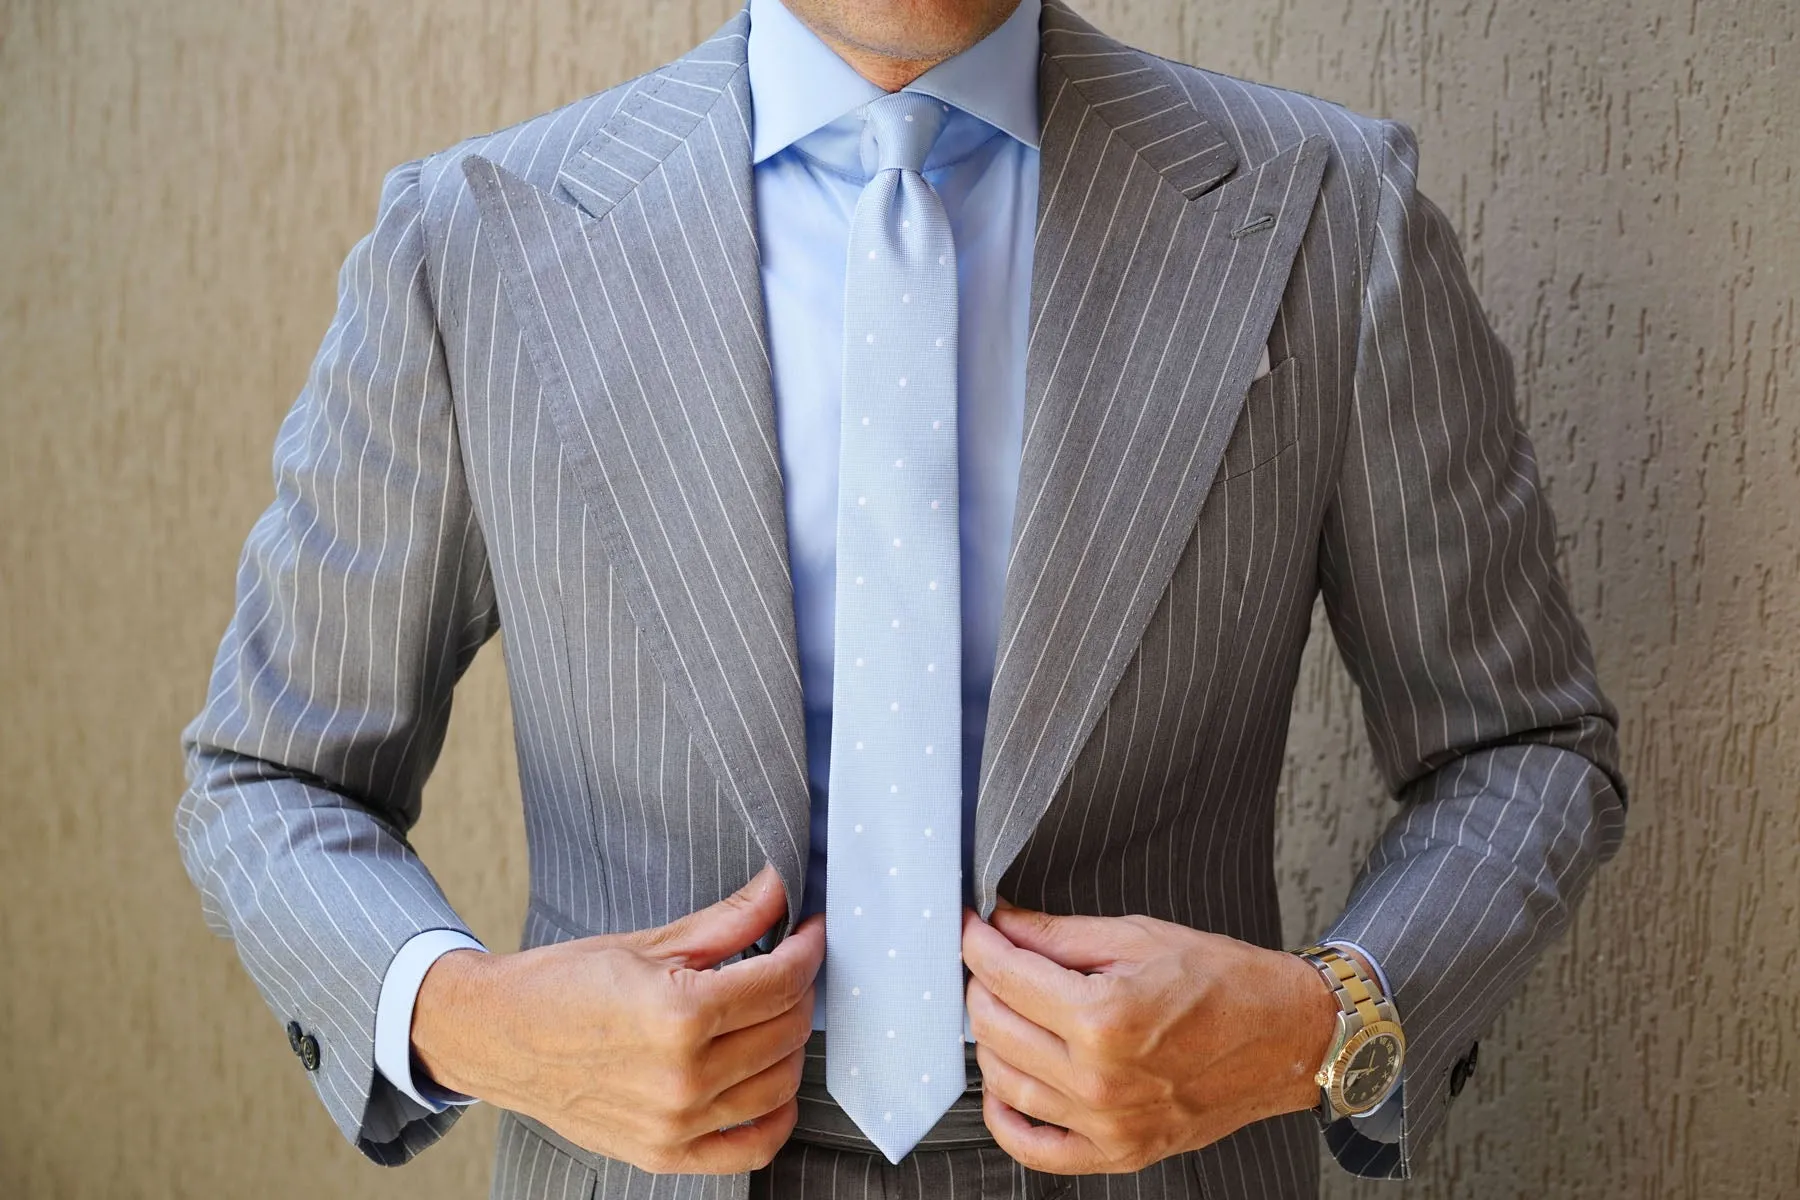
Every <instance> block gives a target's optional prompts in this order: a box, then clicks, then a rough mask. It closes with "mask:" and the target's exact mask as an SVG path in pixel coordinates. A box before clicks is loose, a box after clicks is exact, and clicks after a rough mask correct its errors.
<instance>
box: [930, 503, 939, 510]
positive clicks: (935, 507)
mask: <svg viewBox="0 0 1800 1200" xmlns="http://www.w3.org/2000/svg"><path fill="white" fill-rule="evenodd" d="M937 508H938V502H937V501H936V500H933V501H932V502H931V511H932V512H936V511H937Z"/></svg>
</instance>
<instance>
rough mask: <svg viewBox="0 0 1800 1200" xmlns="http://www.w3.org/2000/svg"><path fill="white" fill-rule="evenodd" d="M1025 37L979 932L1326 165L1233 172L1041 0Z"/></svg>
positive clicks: (1250, 355) (1238, 398)
mask: <svg viewBox="0 0 1800 1200" xmlns="http://www.w3.org/2000/svg"><path fill="white" fill-rule="evenodd" d="M1042 35H1043V50H1042V60H1041V63H1040V68H1039V92H1040V100H1039V111H1040V112H1041V113H1042V114H1043V118H1042V125H1043V127H1042V133H1041V137H1040V141H1041V157H1040V160H1039V161H1040V170H1041V183H1040V187H1039V198H1038V229H1037V241H1036V251H1035V258H1034V263H1033V268H1032V295H1031V317H1030V338H1029V349H1028V351H1027V357H1026V400H1025V433H1024V443H1023V457H1022V460H1021V463H1020V472H1019V475H1020V477H1019V495H1018V503H1017V510H1016V515H1015V517H1014V524H1013V547H1012V554H1011V558H1010V560H1009V563H1008V570H1007V577H1006V595H1005V599H1004V602H1003V605H1002V612H1001V624H1000V639H999V649H998V652H997V658H996V662H995V674H994V684H993V693H992V696H991V699H990V704H989V712H988V724H987V738H986V744H985V747H984V750H983V755H982V769H981V785H980V792H979V801H978V804H977V806H976V820H975V847H974V851H975V854H974V865H975V873H976V879H975V893H976V899H977V902H978V905H979V910H980V912H981V915H982V916H983V917H985V916H986V915H987V914H988V913H989V912H990V911H991V910H992V908H993V904H994V892H995V888H996V886H997V884H998V882H999V880H1000V877H1001V876H1002V875H1003V874H1004V873H1005V872H1006V869H1007V867H1008V866H1010V865H1011V863H1012V861H1013V859H1014V857H1015V856H1016V855H1017V854H1018V852H1019V850H1020V848H1021V847H1022V846H1023V845H1024V843H1025V841H1026V839H1027V838H1028V837H1029V836H1030V833H1031V830H1032V829H1033V828H1034V827H1035V825H1036V824H1037V821H1038V819H1039V818H1040V817H1041V816H1042V814H1043V812H1044V809H1045V808H1046V807H1047V806H1048V805H1049V803H1050V800H1051V798H1052V796H1053V795H1054V793H1055V791H1056V789H1057V787H1058V786H1059V785H1060V783H1061V781H1062V779H1063V778H1064V776H1065V774H1066V773H1067V771H1068V770H1069V768H1070V767H1071V766H1072V764H1073V762H1074V760H1075V757H1076V755H1077V754H1078V753H1079V751H1080V749H1081V747H1082V744H1083V743H1084V742H1085V741H1086V739H1087V736H1088V734H1089V732H1090V731H1091V730H1092V729H1093V727H1094V724H1095V722H1096V721H1097V720H1098V719H1099V714H1100V712H1101V711H1102V709H1103V708H1104V707H1105V705H1106V703H1107V700H1108V697H1109V696H1110V694H1111V691H1112V689H1113V687H1114V686H1115V685H1116V684H1117V682H1118V680H1119V677H1120V675H1121V674H1122V673H1123V672H1124V669H1125V666H1126V665H1127V663H1128V662H1129V660H1130V657H1131V655H1132V654H1133V653H1134V651H1135V648H1136V645H1137V642H1138V640H1139V638H1140V637H1141V636H1142V634H1143V631H1144V628H1145V625H1146V624H1147V622H1148V620H1149V617H1150V614H1151V612H1152V610H1153V609H1154V607H1155V604H1156V601H1157V599H1158V597H1159V596H1160V595H1161V593H1162V591H1163V589H1164V587H1165V586H1166V584H1167V582H1168V578H1169V574H1170V572H1171V571H1172V570H1173V569H1174V565H1175V561H1176V559H1177V558H1178V557H1179V554H1180V551H1181V547H1182V546H1183V544H1184V543H1185V542H1186V541H1187V538H1188V535H1189V534H1190V532H1191V531H1192V529H1193V526H1194V522H1195V520H1196V518H1197V516H1198V513H1199V510H1200V506H1201V504H1202V502H1203V501H1204V500H1205V497H1206V493H1207V491H1208V489H1209V488H1210V486H1211V483H1212V478H1213V475H1214V472H1215V469H1216V468H1217V466H1218V462H1219V458H1220V455H1221V454H1222V452H1223V450H1224V448H1225V443H1226V441H1227V440H1228V439H1229V437H1230V435H1231V431H1232V427H1233V425H1234V424H1235V423H1236V421H1237V416H1238V412H1239V410H1240V408H1241V407H1242V404H1243V399H1244V394H1245V392H1246V390H1247V389H1248V387H1249V383H1250V380H1251V376H1252V373H1253V371H1254V370H1255V366H1256V363H1257V360H1258V358H1259V357H1260V351H1261V348H1262V346H1263V345H1264V343H1265V341H1266V340H1267V337H1268V333H1269V330H1270V327H1271V326H1272V325H1273V323H1274V318H1275V311H1276V307H1277V305H1278V303H1279V301H1280V298H1281V293H1282V291H1283V290H1284V286H1285V283H1286V279H1287V276H1288V271H1289V268H1290V267H1291V265H1292V262H1293V256H1294V253H1295V250H1296V249H1297V247H1298V245H1299V241H1300V236H1301V234H1302V232H1303V231H1304V229H1305V226H1306V224H1307V220H1308V218H1309V215H1310V213H1311V210H1312V206H1313V201H1314V198H1315V197H1316V195H1317V192H1318V186H1319V181H1320V176H1321V173H1322V171H1323V168H1324V162H1325V157H1326V146H1325V143H1324V139H1321V138H1309V139H1307V140H1305V141H1303V142H1301V143H1299V144H1298V145H1296V146H1293V147H1291V148H1289V149H1287V150H1284V151H1283V152H1281V153H1280V154H1278V155H1276V156H1275V157H1273V158H1271V159H1269V160H1268V161H1266V162H1264V163H1262V164H1260V165H1258V166H1256V167H1255V168H1253V169H1250V170H1247V171H1244V170H1239V164H1238V163H1237V161H1236V155H1235V153H1234V151H1233V150H1232V149H1231V147H1230V146H1229V145H1228V144H1227V143H1226V142H1225V140H1224V138H1222V137H1221V136H1220V135H1219V133H1218V131H1217V130H1216V129H1215V127H1214V126H1213V125H1212V124H1211V123H1210V122H1208V121H1207V120H1206V118H1205V117H1204V116H1203V115H1202V114H1201V113H1200V112H1199V111H1198V110H1196V109H1195V108H1194V107H1193V106H1192V105H1191V104H1190V103H1189V101H1188V99H1187V97H1186V95H1185V93H1184V92H1183V91H1182V90H1181V88H1180V85H1179V83H1178V82H1177V81H1176V80H1174V79H1173V78H1172V77H1171V76H1170V75H1169V74H1168V72H1167V71H1166V69H1165V68H1164V67H1163V66H1162V65H1161V64H1159V63H1157V62H1155V60H1153V59H1152V58H1150V57H1149V56H1147V55H1144V54H1141V53H1139V52H1138V51H1135V50H1132V49H1130V48H1129V47H1126V46H1123V45H1121V44H1120V43H1118V42H1116V41H1114V40H1113V39H1111V38H1109V37H1107V36H1106V35H1105V34H1102V33H1100V32H1099V31H1097V30H1095V29H1094V28H1093V27H1092V26H1090V25H1088V24H1087V23H1086V22H1084V21H1082V20H1081V18H1079V17H1077V16H1076V15H1075V14H1074V13H1072V12H1071V11H1070V10H1069V9H1068V8H1067V7H1066V6H1065V5H1064V4H1063V3H1062V2H1061V0H1046V4H1045V6H1044V16H1043V21H1042ZM1234 172H1235V177H1234ZM1228 178H1229V180H1230V181H1229V182H1223V181H1225V180H1227V179H1228Z"/></svg>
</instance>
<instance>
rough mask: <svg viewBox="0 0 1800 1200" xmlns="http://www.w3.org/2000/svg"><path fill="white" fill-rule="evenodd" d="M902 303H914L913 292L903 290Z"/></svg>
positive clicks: (901, 294)
mask: <svg viewBox="0 0 1800 1200" xmlns="http://www.w3.org/2000/svg"><path fill="white" fill-rule="evenodd" d="M900 303H902V304H911V303H912V293H911V292H901V293H900Z"/></svg>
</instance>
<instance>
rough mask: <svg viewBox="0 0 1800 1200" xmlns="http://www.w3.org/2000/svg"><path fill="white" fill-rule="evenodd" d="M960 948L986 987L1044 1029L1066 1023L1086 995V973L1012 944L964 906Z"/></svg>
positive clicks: (1053, 1029) (1069, 1022)
mask: <svg viewBox="0 0 1800 1200" xmlns="http://www.w3.org/2000/svg"><path fill="white" fill-rule="evenodd" d="M962 949H963V962H965V963H967V964H968V966H969V970H970V971H972V972H973V973H974V975H975V977H976V978H977V979H979V980H981V982H982V983H984V984H986V985H987V987H988V990H989V991H991V992H993V993H994V995H995V996H997V997H998V998H999V999H1000V1001H1001V1002H1002V1003H1004V1004H1005V1005H1006V1006H1007V1007H1008V1008H1010V1009H1012V1010H1013V1011H1014V1012H1016V1013H1018V1014H1020V1015H1021V1016H1024V1017H1026V1018H1027V1019H1029V1020H1031V1021H1034V1022H1036V1023H1037V1024H1038V1025H1041V1026H1043V1027H1044V1028H1045V1029H1048V1030H1051V1031H1054V1032H1060V1031H1062V1030H1065V1029H1067V1028H1068V1026H1069V1025H1070V1024H1071V1023H1072V1022H1073V1021H1074V1019H1075V1017H1076V1015H1077V1013H1078V1011H1079V1009H1080V1007H1081V1004H1082V1002H1083V1001H1084V999H1085V998H1086V994H1087V991H1088V987H1089V985H1088V984H1087V982H1086V981H1087V976H1085V975H1083V974H1082V973H1081V972H1079V971H1071V970H1069V969H1068V968H1067V967H1064V966H1062V965H1061V964H1059V963H1056V962H1053V961H1052V960H1050V959H1048V958H1045V957H1044V956H1043V955H1041V954H1038V953H1037V952H1036V951H1033V950H1026V949H1023V948H1021V947H1019V946H1015V945H1014V944H1013V943H1012V941H1011V940H1009V939H1008V938H1007V936H1006V935H1005V934H1003V933H1001V932H1000V931H999V930H997V929H995V928H993V927H992V926H990V925H988V924H987V923H986V922H985V921H983V920H982V919H981V918H980V917H977V916H976V915H975V912H974V910H973V909H969V908H964V909H963V942H962Z"/></svg>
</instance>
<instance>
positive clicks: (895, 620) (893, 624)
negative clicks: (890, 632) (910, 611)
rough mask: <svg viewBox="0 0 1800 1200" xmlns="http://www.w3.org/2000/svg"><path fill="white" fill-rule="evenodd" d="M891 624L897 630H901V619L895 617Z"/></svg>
mask: <svg viewBox="0 0 1800 1200" xmlns="http://www.w3.org/2000/svg"><path fill="white" fill-rule="evenodd" d="M889 624H891V625H892V626H893V627H894V628H895V629H898V628H900V618H899V617H895V618H894V619H893V620H892V621H891V622H889Z"/></svg>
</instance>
